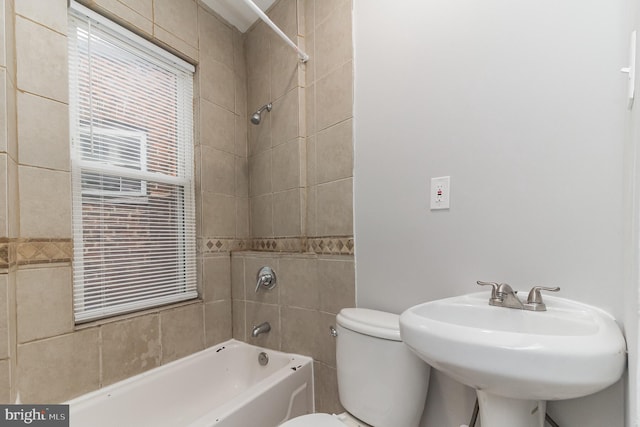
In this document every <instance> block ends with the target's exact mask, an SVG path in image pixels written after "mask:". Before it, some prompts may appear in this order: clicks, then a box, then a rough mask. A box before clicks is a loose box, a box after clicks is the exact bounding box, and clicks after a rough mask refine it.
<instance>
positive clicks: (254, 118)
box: [251, 103, 273, 125]
mask: <svg viewBox="0 0 640 427" xmlns="http://www.w3.org/2000/svg"><path fill="white" fill-rule="evenodd" d="M271 108H273V105H271V103H268V104H265V105H263V106H262V107H260V108H258V111H256V112H255V113H253V116H251V123H253V124H254V125H259V124H260V120H261V119H262V117H261V114H262V112H263V111H264V110H267V111H271Z"/></svg>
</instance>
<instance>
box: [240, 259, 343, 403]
mask: <svg viewBox="0 0 640 427" xmlns="http://www.w3.org/2000/svg"><path fill="white" fill-rule="evenodd" d="M263 266H270V267H271V268H273V269H274V270H275V272H276V275H277V277H278V284H277V286H276V287H275V288H274V289H272V290H268V291H265V290H260V291H259V292H257V293H256V292H255V285H256V274H257V272H258V270H259V269H260V268H261V267H263ZM354 276H355V272H354V262H353V257H352V256H331V255H317V254H310V253H306V254H303V253H300V254H294V253H277V254H275V253H266V252H249V251H246V252H234V253H233V254H232V256H231V283H232V287H231V289H232V293H233V336H234V338H236V339H240V340H243V341H246V342H248V343H250V344H254V345H260V346H266V347H270V348H273V349H276V350H282V351H286V352H293V353H299V354H305V355H308V356H311V357H313V358H314V371H315V383H316V389H315V391H316V410H317V411H319V412H336V413H338V412H340V411H341V410H342V407H341V406H340V402H339V401H338V394H337V382H336V361H335V339H334V338H333V337H331V336H330V335H329V326H331V325H335V315H336V313H338V312H339V311H340V309H341V308H343V307H353V306H354V305H355V288H354V286H353V283H354V281H355V277H354ZM262 322H269V323H270V324H271V331H270V332H269V333H267V334H262V335H259V336H258V337H256V338H254V337H252V336H251V331H252V329H253V326H255V325H258V324H260V323H262Z"/></svg>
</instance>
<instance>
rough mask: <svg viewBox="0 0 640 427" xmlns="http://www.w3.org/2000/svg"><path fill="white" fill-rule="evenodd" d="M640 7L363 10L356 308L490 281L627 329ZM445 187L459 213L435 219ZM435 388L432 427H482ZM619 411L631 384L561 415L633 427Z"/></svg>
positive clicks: (450, 387)
mask: <svg viewBox="0 0 640 427" xmlns="http://www.w3.org/2000/svg"><path fill="white" fill-rule="evenodd" d="M631 1H632V0H608V1H586V2H585V1H584V0H564V1H562V2H558V1H557V0H537V1H533V0H532V1H526V2H522V1H521V2H514V1H512V0H484V1H478V0H455V1H451V0H428V1H425V0H402V1H394V2H389V1H384V0H355V1H354V43H355V108H354V111H355V127H354V132H355V178H354V179H355V183H354V193H355V200H354V203H355V204H354V209H355V237H356V238H355V240H356V269H357V270H356V277H357V283H356V286H357V301H358V305H359V306H362V307H370V308H377V309H383V310H387V311H391V312H396V313H399V312H401V311H402V310H404V309H405V308H407V307H409V306H411V305H414V304H417V303H419V302H423V301H427V300H433V299H437V298H442V297H446V296H451V295H457V294H463V293H467V292H473V291H477V290H479V289H478V287H477V285H476V284H475V281H476V280H490V281H500V282H508V283H511V284H512V285H513V286H514V287H515V288H516V289H521V290H528V289H529V288H530V287H531V286H532V285H534V284H542V285H558V286H560V287H561V288H562V290H561V292H560V294H559V296H563V297H567V298H572V299H575V300H579V301H584V302H587V303H590V304H594V305H597V306H600V307H602V308H604V309H606V310H608V311H609V312H611V313H612V314H614V315H615V316H616V317H617V318H618V319H620V321H621V323H622V322H623V318H624V311H625V305H624V297H623V290H624V286H623V281H624V280H625V277H626V276H625V273H624V265H623V253H624V245H625V239H624V238H623V218H624V217H625V212H624V206H625V197H626V196H625V193H624V190H625V188H628V185H627V184H628V182H627V183H625V175H624V173H623V169H624V167H625V162H624V143H625V141H626V140H627V139H628V129H629V122H628V118H629V117H628V116H629V114H628V112H627V111H626V101H625V90H626V86H625V76H624V75H623V74H621V73H620V72H619V69H620V67H622V66H625V65H626V64H625V63H626V62H627V59H626V57H627V49H628V33H629V30H630V27H631V23H630V20H631V17H632V16H631V15H632V13H629V8H630V4H631ZM443 175H450V176H451V187H452V192H451V209H450V210H447V211H430V210H429V194H428V192H429V180H430V178H431V177H437V176H443ZM625 186H627V187H625ZM487 292H488V291H487ZM437 378H438V380H437V381H436V384H437V385H436V390H435V391H434V393H433V395H434V396H435V397H432V398H433V399H435V400H437V401H438V402H439V403H441V404H438V405H436V404H434V403H433V402H430V403H429V405H428V408H427V411H426V412H427V413H426V416H425V419H424V420H423V425H424V426H425V427H426V426H427V424H428V425H437V426H444V427H448V426H450V425H456V426H457V425H459V424H461V423H462V422H465V423H466V422H468V419H469V415H470V411H471V407H470V406H469V407H468V411H467V410H466V406H465V407H464V408H461V407H459V405H457V403H460V404H463V403H464V404H465V405H468V404H469V403H468V401H469V394H468V390H466V389H465V388H463V387H457V386H456V385H455V384H451V383H447V381H450V380H448V379H447V378H446V377H444V378H443V377H442V376H440V375H437ZM432 385H433V384H432ZM432 391H433V389H432ZM594 400H595V402H597V405H589V406H586V405H583V404H581V403H589V402H593V401H594ZM452 402H453V403H452ZM622 402H624V393H623V386H622V385H621V384H617V385H616V386H614V387H612V388H611V389H609V390H607V391H605V392H603V393H600V394H599V395H596V396H593V397H590V398H587V399H585V400H584V401H583V402H581V401H573V402H558V403H554V404H552V405H550V412H551V413H552V414H553V415H554V417H556V421H558V422H559V423H560V424H561V425H580V426H582V427H588V426H590V425H593V426H594V427H601V426H602V425H607V426H621V425H623V421H622V419H623V412H624V411H623V409H622V408H623V403H622ZM454 403H456V404H454ZM471 403H472V402H471ZM596 406H597V409H596ZM460 413H462V415H460ZM456 414H458V415H456ZM585 419H586V420H591V421H592V422H594V424H589V422H588V421H587V424H585ZM603 420H604V421H603ZM601 422H604V424H599V423H601ZM456 423H457V424H456Z"/></svg>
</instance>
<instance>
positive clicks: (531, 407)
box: [400, 292, 626, 427]
mask: <svg viewBox="0 0 640 427" xmlns="http://www.w3.org/2000/svg"><path fill="white" fill-rule="evenodd" d="M544 299H545V302H546V305H547V311H542V312H535V311H527V310H517V309H510V308H503V307H495V306H491V305H489V304H488V300H489V293H487V292H478V293H471V294H467V295H462V296H457V297H452V298H446V299H441V300H436V301H432V302H427V303H424V304H420V305H416V306H414V307H411V308H409V309H408V310H406V311H405V312H404V313H402V315H401V316H400V334H401V336H402V339H403V341H404V342H405V343H406V344H407V345H408V346H409V347H410V348H411V349H413V351H414V352H415V353H416V354H417V355H418V356H419V357H420V358H422V359H423V360H424V361H426V362H427V363H429V364H430V365H431V366H433V367H434V368H435V369H438V370H440V371H442V372H444V373H446V374H448V375H449V376H450V377H452V378H454V379H455V380H457V381H459V382H461V383H463V384H466V385H468V386H470V387H473V388H475V389H476V390H477V391H478V398H479V402H480V413H481V420H482V425H488V426H491V427H501V426H503V425H504V426H508V427H516V426H527V427H528V426H536V427H537V426H540V427H541V426H542V425H543V423H544V412H545V411H544V409H545V407H546V406H545V405H546V401H547V400H557V399H570V398H576V397H581V396H586V395H589V394H592V393H595V392H598V391H600V390H603V389H604V388H606V387H608V386H610V385H611V384H613V383H615V382H616V381H617V380H618V379H619V378H620V377H621V375H622V372H623V370H624V367H625V362H626V345H625V341H624V337H623V336H622V333H621V331H620V328H619V327H618V325H617V324H616V322H615V320H614V318H613V317H612V316H611V315H609V314H608V313H606V312H605V311H603V310H600V309H598V308H596V307H592V306H589V305H586V304H582V303H579V302H575V301H571V300H568V299H564V298H558V297H553V296H546V295H545V298H544ZM483 406H484V407H483ZM496 411H499V412H500V414H497V413H496V414H495V419H494V418H493V416H492V414H493V413H494V412H496ZM505 411H506V412H507V413H508V412H513V414H512V419H505ZM532 411H533V412H534V415H531V412H532ZM527 414H528V415H527ZM541 417H542V418H541ZM525 418H527V419H525Z"/></svg>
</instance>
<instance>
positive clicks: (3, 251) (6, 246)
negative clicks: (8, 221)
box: [0, 238, 73, 269]
mask: <svg viewBox="0 0 640 427" xmlns="http://www.w3.org/2000/svg"><path fill="white" fill-rule="evenodd" d="M72 258H73V242H72V241H71V239H8V238H4V239H0V269H5V268H9V267H12V266H14V265H33V264H50V263H54V262H71V260H72Z"/></svg>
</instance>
